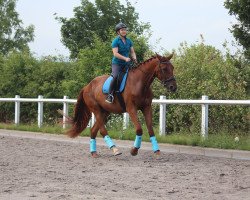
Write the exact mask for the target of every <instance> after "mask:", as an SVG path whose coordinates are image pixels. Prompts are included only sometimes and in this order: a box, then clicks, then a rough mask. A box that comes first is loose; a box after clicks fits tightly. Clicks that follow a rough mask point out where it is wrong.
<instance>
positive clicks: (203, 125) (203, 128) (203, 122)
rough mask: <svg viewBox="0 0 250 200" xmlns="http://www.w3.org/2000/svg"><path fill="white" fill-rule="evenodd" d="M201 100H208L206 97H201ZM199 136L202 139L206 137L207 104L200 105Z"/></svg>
mask: <svg viewBox="0 0 250 200" xmlns="http://www.w3.org/2000/svg"><path fill="white" fill-rule="evenodd" d="M202 100H208V96H206V95H203V96H202ZM201 110H202V114H201V135H202V137H203V138H207V137H208V104H205V103H204V104H202V106H201Z"/></svg>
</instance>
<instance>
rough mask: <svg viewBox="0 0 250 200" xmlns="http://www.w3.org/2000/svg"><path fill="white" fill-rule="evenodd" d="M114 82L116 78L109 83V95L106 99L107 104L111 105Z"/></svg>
mask: <svg viewBox="0 0 250 200" xmlns="http://www.w3.org/2000/svg"><path fill="white" fill-rule="evenodd" d="M115 82H116V78H113V80H112V81H111V83H110V87H109V94H108V96H107V98H106V102H107V103H113V101H114V96H113V93H114V89H115Z"/></svg>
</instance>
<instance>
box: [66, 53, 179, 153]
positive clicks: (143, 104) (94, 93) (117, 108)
mask: <svg viewBox="0 0 250 200" xmlns="http://www.w3.org/2000/svg"><path fill="white" fill-rule="evenodd" d="M172 56H173V54H171V55H170V56H168V57H163V56H160V55H156V56H154V57H152V58H150V59H148V60H146V61H145V62H143V63H140V64H139V65H138V66H137V67H136V68H132V69H130V70H129V72H128V76H127V82H126V87H125V89H124V91H123V93H122V97H123V99H124V103H125V107H126V111H127V112H128V113H129V116H130V118H131V121H132V122H133V124H134V126H135V130H136V138H135V142H134V146H133V147H132V149H131V151H130V153H131V155H137V153H138V149H139V148H140V146H141V140H142V133H143V132H142V127H141V124H140V122H139V119H138V115H137V111H138V110H141V111H142V113H143V115H144V117H145V121H146V126H147V129H148V133H149V135H150V141H151V143H152V149H153V151H154V153H155V155H160V150H159V146H158V143H157V140H156V138H155V135H154V131H153V125H152V107H151V103H152V98H153V93H152V89H151V87H150V86H151V84H152V82H153V81H154V79H155V78H157V79H159V80H160V81H161V83H162V84H163V86H164V87H165V88H167V89H168V90H170V91H172V92H175V91H176V89H177V85H176V81H175V77H174V74H173V69H174V67H173V65H172V64H171V62H170V59H171V58H172ZM107 78H108V75H103V76H98V77H96V78H95V79H93V80H92V81H91V82H90V83H89V84H88V85H87V86H85V87H84V88H83V89H82V90H81V92H80V94H79V96H78V99H77V103H76V105H75V110H74V117H73V119H72V127H71V128H70V130H69V131H68V132H67V134H68V136H70V137H76V136H78V135H79V134H80V133H81V132H82V131H83V130H84V129H85V128H86V127H87V125H88V122H89V120H90V118H91V112H92V113H94V115H95V118H96V122H95V124H94V126H93V127H92V128H91V139H90V152H91V155H92V156H93V157H97V156H98V155H97V151H96V136H97V133H98V131H99V130H100V133H101V135H102V136H103V138H104V141H105V142H106V144H107V146H108V147H109V148H110V149H112V150H113V154H114V155H119V154H121V153H120V152H119V150H118V148H117V147H116V146H115V144H114V142H113V141H112V139H111V138H110V137H109V136H108V132H107V130H106V128H105V123H106V121H107V117H108V116H109V114H110V113H117V114H120V113H123V112H124V109H123V108H122V106H121V105H120V103H119V101H118V99H117V97H115V99H114V102H113V103H112V104H109V103H107V102H105V99H106V95H105V94H103V92H102V86H103V84H104V82H105V80H106V79H107Z"/></svg>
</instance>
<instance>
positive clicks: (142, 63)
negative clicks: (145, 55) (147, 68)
mask: <svg viewBox="0 0 250 200" xmlns="http://www.w3.org/2000/svg"><path fill="white" fill-rule="evenodd" d="M155 58H157V56H156V55H153V56H151V58H149V59H147V60H145V61H143V62H141V63H139V64H138V65H137V66H136V68H137V67H139V66H141V65H144V64H145V63H147V62H149V61H151V60H153V59H155Z"/></svg>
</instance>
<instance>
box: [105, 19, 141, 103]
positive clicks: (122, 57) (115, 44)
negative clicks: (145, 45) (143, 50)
mask: <svg viewBox="0 0 250 200" xmlns="http://www.w3.org/2000/svg"><path fill="white" fill-rule="evenodd" d="M115 31H116V33H117V35H118V36H117V37H116V38H115V39H114V40H113V41H112V51H113V58H112V76H113V80H112V81H111V83H110V89H109V94H108V96H107V98H106V102H107V103H113V100H114V96H113V92H114V86H115V82H116V79H117V76H118V74H119V72H120V71H121V70H122V69H123V68H124V67H125V66H126V65H127V64H128V63H129V62H130V61H131V59H130V58H129V54H130V55H131V57H132V59H133V61H134V62H135V63H137V60H136V54H135V50H134V47H133V42H132V41H131V40H130V39H129V38H127V37H126V36H127V26H126V25H125V24H124V23H122V22H120V23H119V24H117V25H116V26H115Z"/></svg>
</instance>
